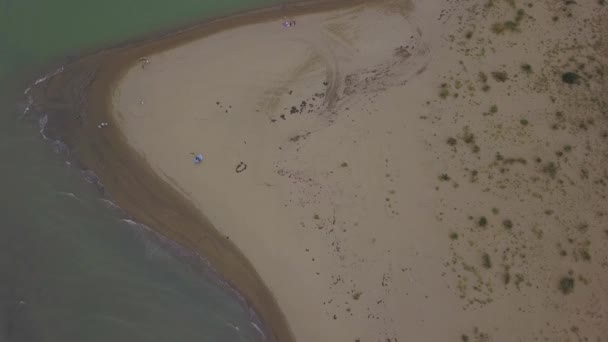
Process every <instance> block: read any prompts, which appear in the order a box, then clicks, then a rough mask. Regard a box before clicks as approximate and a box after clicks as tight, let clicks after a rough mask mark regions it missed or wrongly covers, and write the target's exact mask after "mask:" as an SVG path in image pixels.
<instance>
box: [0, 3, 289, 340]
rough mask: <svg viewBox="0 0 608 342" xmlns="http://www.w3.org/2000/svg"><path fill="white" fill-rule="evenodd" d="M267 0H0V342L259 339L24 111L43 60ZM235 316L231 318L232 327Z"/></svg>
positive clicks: (232, 303)
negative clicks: (28, 90) (56, 149)
mask: <svg viewBox="0 0 608 342" xmlns="http://www.w3.org/2000/svg"><path fill="white" fill-rule="evenodd" d="M276 2H278V1H277V0H222V1H215V0H174V1H160V0H105V1H99V0H96V1H92V0H0V341H1V342H4V341H61V342H70V341H78V342H87V341H130V342H134V341H198V342H201V341H213V342H216V341H219V342H223V341H226V342H230V341H258V340H260V334H259V332H258V331H257V330H256V329H255V328H254V326H253V325H252V324H251V319H252V316H251V312H250V311H249V309H248V308H246V307H244V306H243V305H242V303H241V302H240V301H239V300H237V297H236V296H235V295H234V293H231V292H230V291H229V290H227V289H226V288H225V287H223V286H220V284H219V283H218V282H217V281H216V280H213V277H210V276H209V275H208V272H205V271H204V270H205V268H204V267H203V266H202V263H201V262H200V261H199V260H198V259H197V258H195V257H193V256H189V255H187V253H186V252H185V251H182V250H180V248H178V247H176V246H174V245H173V244H172V243H170V242H167V241H163V240H162V239H160V238H158V237H156V236H155V235H154V234H153V233H151V232H148V231H147V230H146V229H142V228H141V227H139V226H137V225H135V224H133V223H129V222H127V221H125V220H123V219H124V216H123V214H122V213H121V211H120V210H119V209H117V208H113V207H112V206H111V204H110V203H109V202H106V201H104V200H103V199H102V198H101V197H100V195H99V193H98V192H97V190H96V189H95V187H94V186H92V185H91V184H88V183H87V182H86V181H85V180H84V178H83V177H82V174H81V172H80V170H78V169H76V168H74V167H71V166H70V165H69V163H67V162H66V161H65V158H64V157H62V156H61V154H57V153H55V152H54V148H53V145H52V144H51V143H49V142H48V141H45V140H44V139H42V137H41V134H40V132H39V129H38V127H37V123H36V121H35V120H34V118H32V117H30V116H28V115H24V114H23V112H24V109H25V108H26V106H27V99H26V97H25V96H24V95H23V90H24V89H25V87H26V86H27V85H28V82H31V81H32V80H33V79H36V78H37V77H40V76H41V75H42V74H43V73H44V72H48V71H51V69H47V68H49V67H50V66H52V64H53V63H57V62H60V61H61V60H62V59H63V58H65V57H66V56H70V55H72V56H74V55H78V54H79V53H81V52H82V51H92V50H94V49H98V48H101V47H104V46H109V45H112V44H116V43H119V42H122V41H125V40H128V39H134V38H137V37H141V36H143V35H146V34H150V33H153V32H158V31H162V30H166V29H169V28H172V27H177V26H181V25H183V24H184V23H188V22H193V21H197V20H201V19H204V18H209V17H214V16H218V15H226V14H229V13H232V12H236V11H241V10H243V9H246V8H253V7H258V6H262V5H267V4H270V3H276ZM236 327H238V328H236Z"/></svg>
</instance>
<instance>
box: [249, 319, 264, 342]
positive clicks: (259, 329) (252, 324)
mask: <svg viewBox="0 0 608 342" xmlns="http://www.w3.org/2000/svg"><path fill="white" fill-rule="evenodd" d="M249 323H251V326H252V327H253V328H254V329H255V330H256V331H257V332H258V333H259V334H260V336H262V341H266V334H264V331H262V329H261V328H260V327H259V326H258V325H257V324H255V322H249Z"/></svg>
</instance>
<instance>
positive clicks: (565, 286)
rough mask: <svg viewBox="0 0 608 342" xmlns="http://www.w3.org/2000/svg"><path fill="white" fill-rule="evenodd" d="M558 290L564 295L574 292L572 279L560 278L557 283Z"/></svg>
mask: <svg viewBox="0 0 608 342" xmlns="http://www.w3.org/2000/svg"><path fill="white" fill-rule="evenodd" d="M559 290H560V291H562V293H563V294H565V295H567V294H570V293H572V291H574V278H572V277H562V279H560V281H559Z"/></svg>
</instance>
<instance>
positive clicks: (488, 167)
mask: <svg viewBox="0 0 608 342" xmlns="http://www.w3.org/2000/svg"><path fill="white" fill-rule="evenodd" d="M343 5H344V3H334V4H332V5H331V6H343ZM349 5H350V6H349V7H348V8H333V9H330V8H319V7H313V8H314V12H315V13H312V11H309V12H308V13H307V12H306V10H297V11H294V12H291V13H290V12H288V11H268V12H264V13H262V14H260V13H258V14H256V15H249V16H243V17H237V18H232V19H227V20H224V21H220V22H218V23H216V24H209V25H206V26H205V27H201V28H199V29H197V30H194V31H190V32H188V33H184V34H181V35H178V36H176V37H169V38H166V39H161V40H158V41H153V42H148V43H144V44H141V45H138V46H136V47H128V48H122V49H117V50H115V51H112V50H110V51H107V52H105V53H102V54H99V55H95V56H92V57H89V58H85V59H84V60H83V61H81V62H79V63H77V64H75V65H73V66H70V67H68V68H67V69H66V71H65V72H64V73H62V74H61V75H59V76H57V77H55V78H54V79H53V80H52V82H50V83H49V85H48V86H47V87H46V88H45V89H44V90H45V91H46V93H45V96H46V99H47V100H48V101H47V103H48V105H49V107H48V108H52V107H53V105H55V106H63V105H66V104H68V105H73V106H74V108H72V109H68V110H70V111H72V112H74V113H77V112H81V111H80V109H84V110H85V111H84V112H83V115H82V116H81V117H80V118H79V117H77V116H74V117H71V118H68V117H65V116H60V115H58V116H56V117H55V120H52V121H53V122H55V123H57V124H56V127H60V128H61V130H60V132H65V133H66V134H67V135H64V136H63V138H64V139H65V140H66V141H67V142H68V144H69V145H71V146H77V149H76V150H77V153H78V158H79V159H81V160H82V162H83V163H84V165H85V166H86V167H89V168H91V169H93V170H95V172H96V173H98V174H99V175H100V178H101V179H102V181H103V183H104V184H105V185H106V187H107V189H109V192H110V194H111V195H112V197H113V198H115V199H116V202H117V203H118V204H119V205H120V206H121V207H123V208H124V209H125V210H127V212H129V213H130V214H132V215H133V216H134V217H135V218H136V219H137V220H138V221H141V222H143V223H145V224H147V225H149V226H151V227H153V228H154V229H157V230H158V231H160V232H161V233H162V234H164V235H167V236H168V237H169V238H172V239H174V240H176V241H178V242H180V243H182V244H183V245H184V246H186V247H188V248H192V249H193V250H197V251H200V253H201V254H202V255H204V256H205V257H208V259H209V261H210V262H211V264H212V265H213V266H214V267H216V268H217V269H218V270H219V272H220V273H221V274H223V275H224V276H225V277H226V279H228V281H229V282H230V283H231V284H234V285H236V286H237V288H239V290H241V291H242V293H243V294H244V295H245V297H246V298H247V299H248V300H249V301H250V302H251V303H252V304H253V306H254V307H255V308H256V309H257V310H258V311H259V312H260V314H261V315H262V317H263V318H264V320H265V322H266V324H268V326H270V328H271V330H272V332H273V334H274V335H275V336H276V337H277V340H279V341H289V340H294V339H295V340H298V341H356V340H360V341H377V340H383V341H385V340H389V341H402V340H408V339H416V340H458V339H462V340H469V341H486V340H498V341H502V340H534V339H549V340H567V339H572V338H585V337H586V338H589V339H596V338H600V339H601V338H602V337H603V336H606V335H608V327H607V326H606V324H605V323H604V322H605V317H606V315H607V314H608V312H607V310H608V308H607V307H606V303H607V302H608V298H607V297H606V296H607V295H606V293H607V292H606V291H605V284H606V283H607V281H608V279H607V278H606V277H607V276H606V272H605V270H606V268H607V267H608V264H607V263H608V260H607V257H608V255H607V254H606V253H607V252H606V249H604V248H602V246H603V245H604V244H605V243H606V241H607V239H608V231H607V230H606V224H607V223H608V222H607V218H606V214H607V213H606V209H605V200H606V194H607V190H606V182H607V181H608V175H607V174H606V171H605V170H606V166H607V159H608V157H607V152H606V147H605V146H606V139H607V136H608V123H607V119H606V114H605V106H606V104H605V101H604V100H602V98H603V97H604V96H605V94H606V92H605V89H606V80H605V76H604V70H605V69H606V62H607V61H606V58H607V56H606V51H608V43H607V42H606V41H605V37H606V36H608V26H606V25H605V24H604V23H603V22H602V21H601V18H602V17H601V15H602V14H606V7H605V6H603V5H601V4H599V3H595V2H593V3H591V2H590V3H585V4H582V3H581V4H563V3H562V2H558V1H554V2H551V1H550V2H547V3H544V4H536V3H534V4H527V3H519V2H509V1H469V2H466V3H453V4H452V3H445V4H432V3H428V2H413V3H410V2H407V1H378V2H373V3H366V4H352V3H351V4H349ZM327 6H330V5H327ZM283 16H286V17H288V18H293V19H295V20H296V22H297V25H296V26H295V27H290V28H282V27H281V25H280V23H281V19H282V17H283ZM211 33H214V34H212V35H211ZM142 57H144V58H146V59H147V60H148V61H149V63H146V64H142V60H141V58H142ZM66 82H68V83H69V84H71V88H70V87H67V88H66V87H65V85H66ZM74 85H78V86H82V85H86V90H85V91H84V92H83V91H82V90H78V91H75V92H73V93H66V91H65V90H66V89H78V88H79V87H77V86H74ZM60 93H63V94H60ZM74 95H76V96H74ZM80 95H85V96H86V97H85V98H84V102H81V103H80V102H78V99H79V98H80ZM65 98H68V99H69V100H68V101H65V100H64V99H65ZM57 110H65V108H61V109H57ZM83 118H84V119H83ZM106 121H107V122H109V123H110V126H108V127H103V128H98V126H97V125H98V124H99V123H100V122H106ZM66 128H67V129H66ZM117 128H119V129H117ZM51 131H52V128H51ZM191 152H195V153H198V152H201V153H203V154H204V155H205V161H204V162H203V163H202V164H201V165H198V166H194V165H193V163H192V155H191V154H190V153H191ZM239 165H240V166H239ZM243 165H246V166H247V168H246V169H243ZM238 170H242V172H237V171H238ZM203 214H204V216H203ZM176 223H179V224H176ZM283 314H284V315H283ZM292 332H293V334H292ZM465 336H466V337H465Z"/></svg>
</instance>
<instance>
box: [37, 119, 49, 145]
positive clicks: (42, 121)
mask: <svg viewBox="0 0 608 342" xmlns="http://www.w3.org/2000/svg"><path fill="white" fill-rule="evenodd" d="M48 123H49V116H48V115H46V114H44V115H42V116H41V117H40V119H38V127H40V135H42V138H44V140H49V138H47V137H46V135H44V129H45V128H46V124H48Z"/></svg>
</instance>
